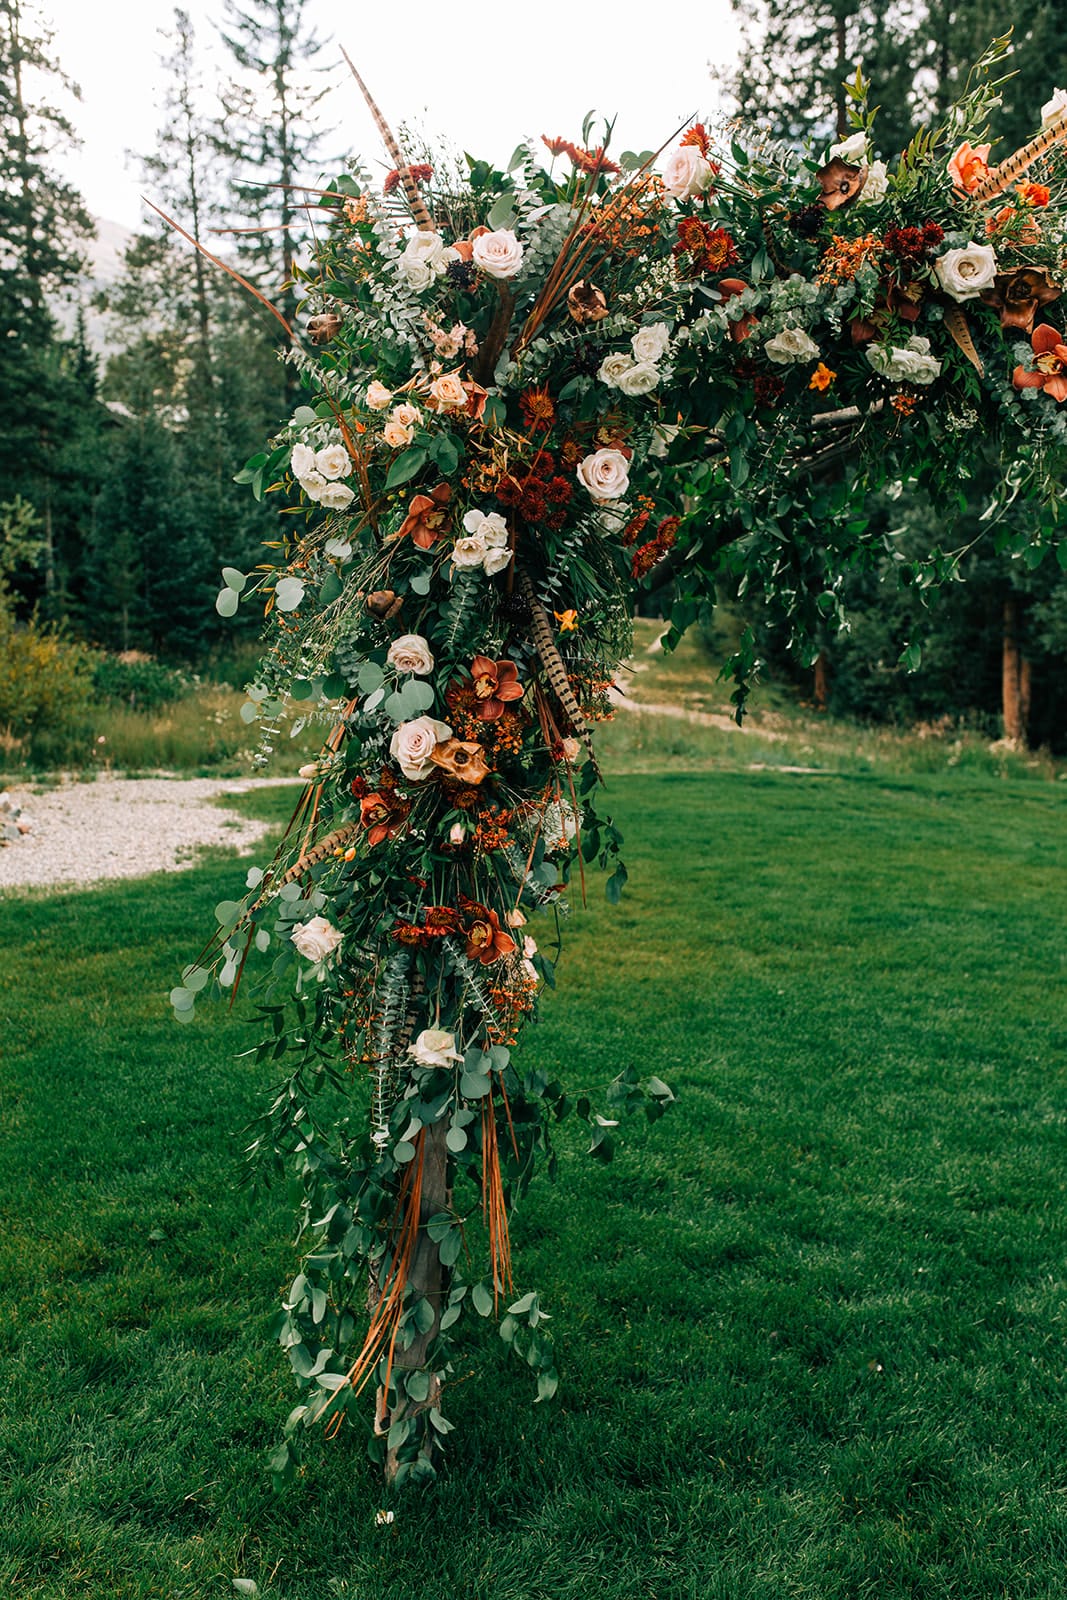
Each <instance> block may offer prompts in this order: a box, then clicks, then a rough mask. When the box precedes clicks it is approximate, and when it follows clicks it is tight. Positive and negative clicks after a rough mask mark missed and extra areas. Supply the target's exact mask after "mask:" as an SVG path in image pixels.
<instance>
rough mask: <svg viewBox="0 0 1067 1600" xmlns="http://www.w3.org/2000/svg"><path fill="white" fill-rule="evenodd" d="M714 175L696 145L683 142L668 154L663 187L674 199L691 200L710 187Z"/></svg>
mask: <svg viewBox="0 0 1067 1600" xmlns="http://www.w3.org/2000/svg"><path fill="white" fill-rule="evenodd" d="M714 176H715V174H714V173H713V172H712V170H711V167H710V165H709V164H708V162H707V161H705V160H704V157H703V156H702V155H701V154H700V151H699V150H698V149H697V147H696V145H693V144H683V145H680V146H679V148H678V149H677V150H676V151H675V152H674V154H673V155H672V156H668V158H667V165H666V166H665V167H664V169H663V187H664V188H665V189H666V191H667V193H668V194H672V195H673V196H674V198H675V199H676V200H692V199H693V198H694V196H696V195H698V194H703V193H704V192H705V191H706V190H707V189H710V188H711V180H712V178H713V177H714Z"/></svg>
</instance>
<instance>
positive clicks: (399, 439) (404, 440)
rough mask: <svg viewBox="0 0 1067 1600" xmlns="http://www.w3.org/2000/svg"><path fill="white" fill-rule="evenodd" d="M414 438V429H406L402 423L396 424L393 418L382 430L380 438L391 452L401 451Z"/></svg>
mask: <svg viewBox="0 0 1067 1600" xmlns="http://www.w3.org/2000/svg"><path fill="white" fill-rule="evenodd" d="M414 437H415V430H414V428H406V427H405V426H404V424H403V423H402V422H397V421H396V419H395V418H394V417H390V418H389V421H388V422H387V423H386V424H385V427H384V428H383V429H382V438H383V439H384V440H385V442H386V444H387V445H388V446H389V447H390V449H392V450H403V449H404V448H405V447H406V446H407V445H409V444H410V443H411V441H412V439H414Z"/></svg>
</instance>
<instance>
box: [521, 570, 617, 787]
mask: <svg viewBox="0 0 1067 1600" xmlns="http://www.w3.org/2000/svg"><path fill="white" fill-rule="evenodd" d="M519 587H520V589H521V590H522V594H523V598H524V599H525V601H526V604H527V605H528V606H529V608H530V633H531V634H532V636H533V642H534V645H535V647H536V650H537V654H538V655H539V656H540V657H541V662H542V665H543V666H544V669H545V675H546V677H547V678H548V681H549V684H550V686H551V688H552V692H553V694H554V695H555V696H556V699H557V700H558V701H559V703H560V705H561V706H562V707H563V709H564V711H565V712H566V713H567V716H568V718H569V720H570V724H571V727H572V728H573V729H574V731H575V733H576V734H578V736H579V738H580V739H581V741H582V743H583V744H584V745H585V748H586V749H587V750H588V752H589V759H590V761H591V762H592V763H593V771H594V772H595V773H596V775H597V777H598V778H600V776H601V773H600V767H599V765H598V763H597V758H596V752H595V751H594V749H593V735H592V731H591V729H590V727H589V724H588V722H586V720H585V718H584V716H583V715H582V711H581V707H580V706H579V705H578V701H577V700H576V699H575V696H574V690H573V689H572V688H571V681H570V679H569V678H568V676H567V669H566V667H565V666H564V664H563V657H562V656H561V655H560V653H559V651H558V650H557V649H556V641H555V639H554V638H553V637H552V624H551V623H550V622H549V620H548V613H547V611H546V610H545V608H544V606H543V605H542V604H541V602H540V601H539V600H538V598H537V596H536V595H535V594H534V589H533V584H532V583H531V582H530V580H529V578H528V577H527V575H526V573H525V572H522V573H520V574H519Z"/></svg>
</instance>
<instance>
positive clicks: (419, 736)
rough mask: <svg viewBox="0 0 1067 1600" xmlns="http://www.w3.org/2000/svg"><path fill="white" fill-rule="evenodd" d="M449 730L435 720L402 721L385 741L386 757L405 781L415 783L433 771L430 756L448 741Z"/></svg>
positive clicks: (449, 736)
mask: <svg viewBox="0 0 1067 1600" xmlns="http://www.w3.org/2000/svg"><path fill="white" fill-rule="evenodd" d="M451 737H452V729H451V728H450V727H449V726H448V724H447V722H438V721H437V719H436V718H435V717H416V718H415V720H414V721H413V722H402V723H401V724H400V726H399V727H398V728H397V729H396V730H395V732H394V733H393V737H392V739H391V740H390V741H389V754H390V755H391V756H392V757H393V760H394V761H395V762H396V763H397V765H398V766H399V768H400V770H401V772H402V773H403V774H404V776H405V778H411V779H412V780H413V782H415V783H419V782H421V781H422V779H423V778H428V777H429V776H430V774H431V773H432V772H433V770H434V764H433V762H432V761H431V760H430V753H431V751H432V750H434V749H435V748H436V746H437V745H439V744H442V743H443V742H444V740H445V739H451Z"/></svg>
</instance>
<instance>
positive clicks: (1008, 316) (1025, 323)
mask: <svg viewBox="0 0 1067 1600" xmlns="http://www.w3.org/2000/svg"><path fill="white" fill-rule="evenodd" d="M1062 292H1063V291H1062V289H1061V288H1060V285H1059V284H1058V283H1056V282H1055V281H1054V279H1053V277H1052V274H1051V273H1050V272H1049V270H1048V268H1047V267H1015V268H1014V269H1013V270H1012V271H1011V272H998V273H997V275H996V277H995V278H994V279H993V287H992V289H983V290H982V295H981V299H982V301H983V303H984V304H985V305H987V306H992V307H993V309H994V311H998V312H999V313H1000V325H1001V327H1002V328H1019V329H1020V330H1021V331H1022V332H1023V333H1029V332H1030V330H1031V329H1032V328H1033V326H1034V319H1035V317H1036V316H1037V313H1038V312H1039V311H1040V310H1041V308H1042V307H1043V306H1047V305H1049V304H1051V302H1052V301H1053V300H1058V299H1059V297H1060V295H1061V294H1062Z"/></svg>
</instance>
